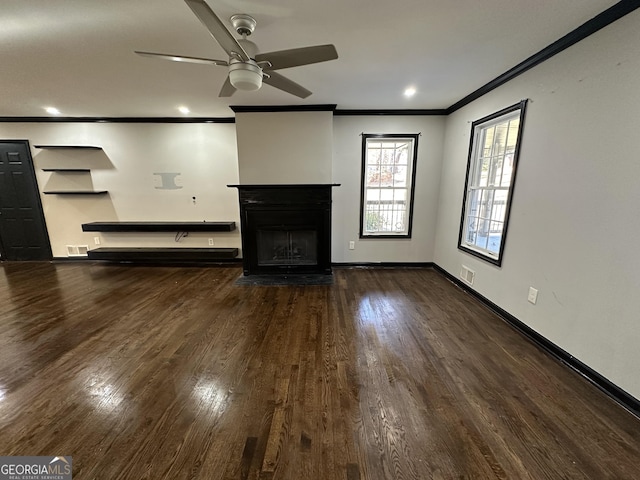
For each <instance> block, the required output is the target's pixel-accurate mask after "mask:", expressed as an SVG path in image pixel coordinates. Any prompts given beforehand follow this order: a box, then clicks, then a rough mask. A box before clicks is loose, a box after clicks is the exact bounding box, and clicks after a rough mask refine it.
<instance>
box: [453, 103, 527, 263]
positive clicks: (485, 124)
mask: <svg viewBox="0 0 640 480" xmlns="http://www.w3.org/2000/svg"><path fill="white" fill-rule="evenodd" d="M526 105H527V100H522V101H520V102H518V103H516V104H514V105H511V106H509V107H506V108H503V109H502V110H499V111H497V112H495V113H492V114H491V115H487V116H486V117H483V118H481V119H479V120H476V121H474V122H473V123H472V124H471V139H470V141H469V156H468V159H467V172H466V177H465V181H464V195H463V198H462V215H461V217H460V232H459V235H458V249H459V250H462V251H464V252H466V253H468V254H470V255H473V256H475V257H478V258H480V259H482V260H485V261H487V262H489V263H492V264H494V265H496V266H498V267H500V266H502V260H503V254H504V248H505V244H506V239H507V233H508V227H509V217H510V214H511V204H512V200H513V192H514V187H515V183H516V177H517V171H518V163H519V157H520V147H521V144H522V132H523V130H524V118H525V110H526ZM518 111H519V115H517V117H519V121H520V123H519V126H518V134H517V136H516V143H515V147H514V151H513V166H512V169H511V179H510V182H509V187H508V190H507V198H506V204H505V207H504V208H505V209H504V212H505V213H504V221H503V222H502V224H503V225H502V232H501V234H500V247H499V249H498V252H497V253H493V252H492V251H491V250H489V249H488V248H485V249H483V248H480V247H478V246H477V245H473V246H472V244H471V243H470V242H467V241H466V240H465V233H466V232H467V210H468V209H469V210H470V206H469V204H468V203H470V202H471V198H470V195H469V193H470V191H471V189H472V188H482V186H479V185H470V182H472V181H473V176H474V175H473V172H474V171H475V170H477V169H478V162H479V161H480V155H479V150H480V147H479V142H480V141H481V138H483V130H484V129H488V128H490V127H491V126H494V125H497V124H499V123H501V121H500V120H501V119H505V120H506V119H507V118H508V117H510V116H514V117H515V116H516V115H513V113H514V112H518ZM487 187H489V185H487ZM493 189H494V191H495V190H497V189H496V188H495V185H494V186H493ZM498 189H500V186H499V188H498ZM487 190H489V188H487ZM488 220H489V222H491V221H492V220H491V218H489V219H488Z"/></svg>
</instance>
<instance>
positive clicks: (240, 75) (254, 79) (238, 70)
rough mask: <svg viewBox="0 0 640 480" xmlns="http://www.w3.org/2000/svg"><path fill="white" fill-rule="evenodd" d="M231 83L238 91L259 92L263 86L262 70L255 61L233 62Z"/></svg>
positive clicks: (230, 73)
mask: <svg viewBox="0 0 640 480" xmlns="http://www.w3.org/2000/svg"><path fill="white" fill-rule="evenodd" d="M229 81H230V82H231V85H233V86H234V87H235V88H237V89H238V90H244V91H254V90H258V89H259V88H260V87H261V86H262V69H261V68H260V67H259V66H258V64H257V63H256V62H255V61H254V60H249V61H247V62H241V61H238V60H236V61H234V60H231V63H230V64H229Z"/></svg>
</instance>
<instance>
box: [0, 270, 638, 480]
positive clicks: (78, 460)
mask: <svg viewBox="0 0 640 480" xmlns="http://www.w3.org/2000/svg"><path fill="white" fill-rule="evenodd" d="M240 274H241V269H240V268H239V267H236V266H229V267H220V268H216V267H214V268H198V267H190V268H180V267H142V266H135V267H134V266H106V265H100V264H92V263H89V262H87V263H59V264H48V263H5V264H2V266H1V267H0V455H72V456H73V473H74V476H73V478H74V479H75V480H85V479H109V480H112V479H136V480H137V479H154V480H155V479H223V480H230V479H272V478H273V479H275V478H278V479H296V480H298V479H314V480H315V479H318V480H334V479H345V480H358V479H362V480H364V479H371V480H379V479H447V480H448V479H518V480H520V479H534V480H541V479H597V480H600V479H637V478H639V477H640V420H638V419H637V418H636V417H634V416H632V415H631V414H629V413H628V412H627V411H625V410H624V409H623V408H621V407H620V406H619V405H618V404H616V403H614V402H613V401H611V400H610V399H609V398H608V397H606V396H605V395H604V394H602V393H601V392H600V391H599V390H597V389H596V388H595V387H593V386H592V385H590V384H589V383H587V382H586V381H585V380H584V379H583V378H582V377H580V376H579V375H577V374H576V373H574V372H573V371H571V370H569V369H568V368H567V367H565V366H563V365H561V364H560V363H559V362H557V361H556V360H554V359H553V358H551V357H549V356H548V355H547V354H545V353H544V352H542V351H541V350H539V349H538V348H537V347H536V346H535V345H533V344H532V343H530V342H529V341H528V340H526V339H525V338H524V337H522V336H521V335H520V334H519V333H517V332H516V331H515V330H513V329H512V328H511V327H509V326H508V325H507V324H506V323H504V322H503V321H502V320H500V319H499V318H497V317H496V316H495V315H493V314H492V313H491V312H489V311H488V310H487V309H486V308H485V307H484V306H482V305H481V304H479V303H478V302H477V301H476V300H475V299H474V298H472V297H471V296H469V295H467V294H465V293H463V292H462V291H460V290H459V289H458V288H457V287H455V286H454V285H453V284H451V283H450V282H448V281H447V280H446V279H444V278H443V277H442V276H441V275H440V274H439V273H438V272H436V271H434V270H431V269H335V270H334V278H335V282H334V284H333V285H330V286H291V287H287V286H238V285H235V284H234V281H235V280H236V279H237V278H238V277H239V276H240Z"/></svg>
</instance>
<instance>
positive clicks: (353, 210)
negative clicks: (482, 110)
mask: <svg viewBox="0 0 640 480" xmlns="http://www.w3.org/2000/svg"><path fill="white" fill-rule="evenodd" d="M444 125H445V119H444V117H436V116H336V117H334V119H333V145H334V151H333V183H340V184H341V186H339V187H335V188H334V189H333V210H332V215H333V225H332V239H333V243H332V246H331V248H332V252H331V253H332V258H333V261H334V262H337V263H341V262H348V263H351V262H355V263H361V262H364V263H368V262H373V263H375V262H431V261H433V252H434V244H435V232H436V216H437V207H438V185H439V182H440V168H441V159H442V143H443V138H444ZM362 133H413V134H416V133H420V134H421V136H420V137H419V139H418V163H417V166H416V171H415V176H416V188H415V199H414V206H413V231H412V236H411V238H410V239H401V238H398V239H386V238H384V239H383V238H366V239H359V238H358V237H359V232H360V228H359V226H360V189H361V176H362V136H361V134H362ZM349 241H354V242H355V249H354V250H349V248H348V247H349Z"/></svg>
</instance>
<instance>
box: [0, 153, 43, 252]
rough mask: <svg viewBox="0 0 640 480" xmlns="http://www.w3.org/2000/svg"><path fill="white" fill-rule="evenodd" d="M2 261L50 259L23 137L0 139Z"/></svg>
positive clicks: (33, 172) (40, 205) (31, 161)
mask: <svg viewBox="0 0 640 480" xmlns="http://www.w3.org/2000/svg"><path fill="white" fill-rule="evenodd" d="M0 252H1V253H2V259H3V260H51V245H50V243H49V235H48V234H47V227H46V224H45V221H44V213H43V211H42V204H41V202H40V193H39V192H38V184H37V183H36V175H35V171H34V169H33V160H32V159H31V153H30V150H29V142H28V141H27V140H0Z"/></svg>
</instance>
